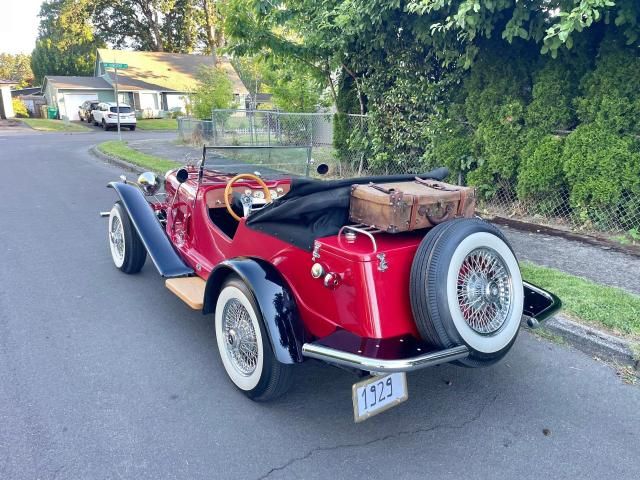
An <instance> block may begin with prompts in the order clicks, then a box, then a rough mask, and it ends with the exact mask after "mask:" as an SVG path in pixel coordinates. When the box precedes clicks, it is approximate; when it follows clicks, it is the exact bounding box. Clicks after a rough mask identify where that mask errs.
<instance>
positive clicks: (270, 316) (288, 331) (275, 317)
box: [202, 257, 305, 364]
mask: <svg viewBox="0 0 640 480" xmlns="http://www.w3.org/2000/svg"><path fill="white" fill-rule="evenodd" d="M230 274H231V275H232V274H235V275H237V276H238V277H240V278H241V279H242V281H243V282H245V283H246V285H247V286H248V287H249V289H250V290H251V291H252V292H253V296H254V298H255V300H256V303H257V304H258V307H259V308H260V312H261V313H262V318H263V319H264V326H265V328H266V330H267V334H268V335H269V340H270V342H271V347H272V348H273V353H274V354H275V356H276V358H277V359H278V361H279V362H280V363H287V364H292V363H300V362H302V361H303V360H304V358H303V356H302V344H303V343H304V340H305V334H304V327H303V325H302V321H301V319H300V315H299V313H298V308H297V306H296V303H295V299H294V296H293V294H292V292H291V290H290V289H289V287H288V286H287V283H286V281H285V280H284V278H282V275H280V273H279V272H278V271H277V270H276V268H275V267H274V266H273V265H271V264H270V263H268V262H266V261H264V260H260V259H253V258H244V257H241V258H234V259H231V260H225V261H224V262H222V263H220V264H218V265H217V266H216V268H215V269H214V270H213V271H212V272H211V275H209V278H208V279H207V285H206V287H205V292H204V306H203V309H202V312H203V313H205V314H207V313H213V312H214V310H215V307H216V301H217V299H218V295H219V294H220V291H221V290H222V285H223V283H224V281H225V279H226V278H227V277H228V276H229V275H230Z"/></svg>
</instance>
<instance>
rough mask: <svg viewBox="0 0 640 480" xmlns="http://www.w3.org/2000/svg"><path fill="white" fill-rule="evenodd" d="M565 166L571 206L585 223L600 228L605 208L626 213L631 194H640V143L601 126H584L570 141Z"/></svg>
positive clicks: (568, 141) (568, 139)
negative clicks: (639, 146) (587, 222)
mask: <svg viewBox="0 0 640 480" xmlns="http://www.w3.org/2000/svg"><path fill="white" fill-rule="evenodd" d="M563 165H564V172H565V175H566V179H567V183H568V184H569V187H570V189H571V196H570V201H571V206H572V207H573V208H574V209H575V210H576V212H577V213H578V215H580V216H581V218H583V219H584V220H585V221H589V222H593V223H595V224H598V223H599V222H600V221H604V220H605V219H603V218H600V216H601V215H604V214H602V213H600V211H601V209H602V208H603V207H616V206H618V207H621V208H622V209H623V210H624V209H625V207H631V205H625V202H626V201H627V199H628V198H629V197H628V194H629V193H634V194H636V195H638V194H640V149H638V142H637V141H636V140H634V139H632V138H629V137H623V136H619V135H617V134H616V133H615V132H612V131H610V130H609V129H607V128H605V127H602V126H601V125H598V124H595V123H594V124H587V125H581V126H579V127H578V128H577V129H576V130H575V131H574V132H573V133H571V135H569V136H568V137H567V139H566V141H565V145H564V153H563ZM609 220H611V219H609Z"/></svg>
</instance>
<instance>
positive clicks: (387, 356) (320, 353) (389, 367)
mask: <svg viewBox="0 0 640 480" xmlns="http://www.w3.org/2000/svg"><path fill="white" fill-rule="evenodd" d="M302 355H303V356H305V357H308V358H315V359H316V360H322V361H325V362H327V363H332V364H335V365H341V366H344V367H350V368H354V369H357V370H364V371H366V372H374V373H391V372H411V371H414V370H420V369H422V368H427V367H433V366H435V365H440V364H443V363H449V362H453V361H454V360H460V359H463V358H466V357H467V356H468V355H469V349H468V348H467V347H466V346H464V345H460V346H457V347H453V348H447V349H444V350H433V347H429V346H428V345H426V344H425V343H423V342H420V341H418V340H416V339H414V338H413V337H411V336H408V335H407V336H402V337H395V338H388V339H373V338H361V337H358V336H357V335H354V334H352V333H350V332H347V331H344V330H339V331H337V332H334V333H333V334H331V335H329V336H328V337H325V338H322V339H320V340H317V341H315V342H311V343H305V344H303V345H302Z"/></svg>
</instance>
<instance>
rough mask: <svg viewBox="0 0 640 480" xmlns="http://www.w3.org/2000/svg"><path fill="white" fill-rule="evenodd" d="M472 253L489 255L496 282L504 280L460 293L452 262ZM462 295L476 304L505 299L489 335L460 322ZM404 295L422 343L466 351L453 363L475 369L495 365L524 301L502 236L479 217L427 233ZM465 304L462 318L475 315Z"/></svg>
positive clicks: (519, 279) (515, 265)
mask: <svg viewBox="0 0 640 480" xmlns="http://www.w3.org/2000/svg"><path fill="white" fill-rule="evenodd" d="M476 251H479V252H484V253H486V252H489V254H490V255H491V256H492V257H493V258H494V259H497V260H496V261H497V262H498V265H499V266H502V268H503V269H504V270H500V269H498V271H501V272H505V273H504V275H503V276H501V277H500V278H508V281H507V282H503V281H501V280H500V281H499V283H496V282H495V281H491V282H488V283H487V282H485V283H484V284H481V285H482V288H481V289H478V288H476V289H472V288H470V287H468V286H467V287H466V288H467V290H462V288H463V287H462V286H459V278H460V277H459V275H460V271H461V270H457V269H458V268H459V266H458V264H459V263H460V264H462V262H464V261H465V259H466V258H467V255H469V254H472V252H476ZM490 258H491V257H490ZM475 278H478V277H475ZM482 281H484V280H481V282H482ZM468 291H471V292H472V293H473V294H474V295H476V296H477V298H476V301H474V302H473V304H477V303H476V302H477V301H478V299H480V300H482V302H484V301H485V298H487V297H488V296H489V297H490V299H491V301H494V302H496V301H497V300H498V298H497V297H498V296H499V300H500V302H504V300H505V299H509V304H508V305H509V308H508V310H506V309H505V313H504V319H503V320H502V321H501V323H499V322H498V323H497V325H498V326H497V327H496V329H495V331H492V330H489V331H486V332H480V331H478V330H476V329H478V328H486V327H487V325H486V324H483V325H481V326H478V325H475V329H474V326H472V325H471V324H470V323H469V321H470V320H468V319H466V317H465V314H463V312H462V308H463V307H461V306H460V303H459V301H460V300H459V298H458V296H459V295H465V292H468ZM480 292H482V293H480ZM505 292H506V293H505ZM410 297H411V309H412V311H413V316H414V319H415V321H416V326H417V327H418V331H419V332H420V334H421V336H422V337H423V339H424V340H426V341H428V342H429V343H431V344H432V345H434V346H435V347H437V348H451V347H454V346H457V345H466V346H467V347H468V348H469V351H470V354H469V356H468V357H467V358H466V359H463V360H459V361H458V362H457V363H459V364H461V365H464V366H467V367H480V366H487V365H491V364H493V363H495V362H497V361H499V360H500V359H502V358H503V357H504V356H505V355H506V354H507V352H508V351H509V349H510V348H511V346H512V345H513V343H514V342H515V339H516V337H517V335H518V331H519V326H520V320H521V318H522V307H523V301H524V292H523V286H522V277H521V275H520V270H519V267H518V263H517V260H516V258H515V255H514V253H513V250H512V249H511V247H510V246H509V244H508V242H507V240H506V239H505V237H504V235H503V234H502V232H500V230H498V229H497V228H496V227H494V226H493V225H491V224H489V223H487V222H485V221H483V220H481V219H478V218H473V219H456V220H453V221H450V222H446V223H443V224H440V225H438V226H437V227H435V228H433V229H432V230H431V231H429V233H428V234H427V235H426V236H425V238H424V239H423V240H422V242H421V243H420V246H419V247H418V251H417V253H416V256H415V257H414V260H413V264H412V266H411V276H410ZM463 298H464V299H468V297H463ZM500 302H497V303H494V304H493V305H495V304H498V305H500V304H501V303H500ZM504 303H506V302H504ZM470 305H472V304H471V303H469V304H467V306H466V312H467V316H469V315H470V313H469V312H473V311H476V310H475V309H473V308H472V307H471V306H470Z"/></svg>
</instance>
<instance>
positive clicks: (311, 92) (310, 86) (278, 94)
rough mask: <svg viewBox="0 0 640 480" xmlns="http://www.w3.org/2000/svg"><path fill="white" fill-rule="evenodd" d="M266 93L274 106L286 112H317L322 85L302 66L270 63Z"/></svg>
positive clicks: (290, 63)
mask: <svg viewBox="0 0 640 480" xmlns="http://www.w3.org/2000/svg"><path fill="white" fill-rule="evenodd" d="M269 65H270V67H271V68H270V69H269V70H268V74H267V75H266V77H267V78H266V83H267V85H268V87H267V89H266V91H267V92H269V93H271V94H272V99H271V101H272V102H273V104H274V106H275V107H276V108H278V109H280V110H283V111H285V112H315V111H317V110H318V106H319V105H320V103H321V93H322V85H321V84H320V82H319V81H318V78H317V77H316V76H315V75H314V74H313V73H312V72H311V71H310V69H309V68H306V67H304V66H302V65H299V64H296V63H292V62H276V61H274V60H272V61H271V62H269Z"/></svg>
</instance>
